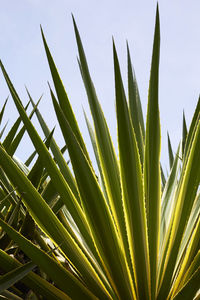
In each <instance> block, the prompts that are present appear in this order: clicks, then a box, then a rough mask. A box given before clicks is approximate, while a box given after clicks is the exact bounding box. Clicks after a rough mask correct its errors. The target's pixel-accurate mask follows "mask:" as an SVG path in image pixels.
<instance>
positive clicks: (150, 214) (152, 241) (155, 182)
mask: <svg viewBox="0 0 200 300" xmlns="http://www.w3.org/2000/svg"><path fill="white" fill-rule="evenodd" d="M159 56H160V21H159V11H158V6H157V12H156V25H155V33H154V44H153V54H152V62H151V74H150V82H149V96H148V107H147V120H146V136H145V161H144V190H145V201H146V209H147V226H148V239H149V257H150V270H151V296H152V300H153V299H155V294H156V281H157V267H158V250H159V236H160V232H159V231H160V213H161V175H160V143H161V137H160V116H159V105H158V81H159Z"/></svg>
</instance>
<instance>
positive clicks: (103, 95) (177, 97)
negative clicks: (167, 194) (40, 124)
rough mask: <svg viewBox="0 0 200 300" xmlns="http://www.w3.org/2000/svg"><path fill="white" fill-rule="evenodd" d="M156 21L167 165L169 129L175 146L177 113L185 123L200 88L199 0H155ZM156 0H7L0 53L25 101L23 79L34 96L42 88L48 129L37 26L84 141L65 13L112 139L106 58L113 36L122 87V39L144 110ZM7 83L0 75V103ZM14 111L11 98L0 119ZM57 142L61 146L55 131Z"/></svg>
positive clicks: (24, 151) (23, 150)
mask: <svg viewBox="0 0 200 300" xmlns="http://www.w3.org/2000/svg"><path fill="white" fill-rule="evenodd" d="M159 8H160V22H161V57H160V91H159V95H160V116H161V125H162V160H163V164H164V168H165V166H166V167H167V160H166V157H167V148H166V145H167V144H166V141H167V130H168V131H169V134H170V136H171V139H172V144H173V149H174V151H175V150H176V147H177V145H178V142H179V138H180V136H181V129H182V114H183V109H184V110H185V115H186V120H187V123H188V125H189V122H190V121H191V117H192V114H193V112H194V109H195V105H196V103H197V99H198V95H199V92H200V18H199V11H200V1H199V0H192V1H188V0H187V1H186V0H176V1H172V0H168V1H159ZM155 12H156V1H153V0H140V1H136V0H124V1H119V0H109V1H108V0H107V1H106V0H101V1H97V0H96V1H95V0H84V1H82V0H65V1H64V0H57V1H55V0H18V1H14V0H12V1H11V0H7V1H3V2H2V3H1V10H0V58H1V59H2V61H3V63H4V65H5V68H6V69H7V71H8V73H9V75H10V77H11V79H12V81H13V84H14V86H15V88H16V89H17V91H18V93H19V95H20V96H21V99H22V101H23V103H26V102H27V96H26V93H25V89H24V85H26V86H27V87H28V89H29V90H30V93H31V94H32V96H33V98H34V99H35V101H36V100H37V99H38V98H39V97H40V95H41V94H44V96H43V100H42V102H41V104H40V110H41V112H42V113H43V115H44V117H45V120H46V121H47V123H48V124H49V127H50V129H52V128H53V127H54V125H56V119H55V116H54V113H53V109H52V105H51V100H50V95H49V91H48V86H47V81H50V82H52V81H51V76H50V72H49V67H48V64H47V60H46V57H45V52H44V48H43V44H42V39H41V34H40V28H39V26H40V24H41V25H42V27H43V30H44V33H45V36H46V39H47V42H48V44H49V47H50V49H51V52H52V54H53V57H54V60H55V62H56V65H57V67H58V70H59V72H60V75H61V78H62V80H63V83H64V85H65V87H66V90H67V92H68V96H69V98H70V100H71V103H72V107H73V109H74V111H75V114H76V116H77V118H78V123H79V125H80V127H81V130H82V133H83V136H84V138H86V139H88V136H87V133H86V126H85V122H84V117H83V113H82V106H83V107H84V108H85V110H86V112H87V113H89V109H88V104H87V97H86V94H85V91H84V87H83V83H82V80H81V76H80V73H79V69H78V64H77V60H76V57H77V48H76V42H75V37H74V32H73V26H72V19H71V13H73V14H74V16H75V19H76V22H77V24H78V27H79V30H80V33H81V37H82V41H83V44H84V48H85V51H86V55H87V58H88V63H89V67H90V71H91V75H92V78H93V81H94V84H95V87H96V90H97V94H98V96H99V100H100V102H101V104H102V108H103V110H104V112H105V116H106V118H107V120H108V124H109V127H110V128H111V134H112V136H113V140H114V143H115V144H116V138H115V135H116V122H115V105H114V102H115V95H114V74H113V58H112V36H114V39H115V42H116V47H117V51H118V54H119V58H120V64H121V69H122V74H123V79H124V82H125V86H126V85H127V77H126V75H127V70H126V39H127V40H128V42H129V45H130V50H131V56H132V62H133V65H134V68H135V71H136V76H137V80H138V84H139V90H140V95H141V100H142V105H143V109H144V112H146V105H147V94H148V82H149V74H150V63H151V54H152V43H153V32H154V23H155ZM8 94H9V93H8V89H7V87H6V84H5V82H4V79H3V77H2V74H0V97H1V107H2V104H3V102H4V100H5V98H6V97H7V96H8ZM16 117H17V112H16V110H15V109H14V104H13V103H12V100H11V97H10V99H9V103H8V106H7V110H6V115H5V119H4V122H3V124H5V122H6V121H7V120H8V119H9V125H8V127H9V126H11V124H12V123H13V121H14V120H15V119H16ZM55 134H56V136H57V140H58V143H59V144H60V145H61V146H63V141H62V140H61V135H60V134H59V131H56V133H55ZM27 144H28V143H27V142H25V143H24V144H23V145H22V146H21V147H20V148H19V151H18V153H17V155H18V156H19V157H20V158H21V159H24V158H26V157H27V155H28V153H29V152H30V149H31V148H30V147H29V146H27Z"/></svg>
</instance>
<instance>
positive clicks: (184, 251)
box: [0, 8, 200, 300]
mask: <svg viewBox="0 0 200 300" xmlns="http://www.w3.org/2000/svg"><path fill="white" fill-rule="evenodd" d="M73 22H74V29H75V35H76V40H77V46H78V52H79V59H78V63H79V67H80V72H81V75H82V78H83V82H84V85H85V88H86V92H87V96H88V101H89V105H90V109H91V114H92V118H93V125H94V126H93V125H92V124H90V122H89V120H88V118H87V116H86V115H85V118H86V122H87V126H88V130H89V134H90V138H91V142H92V145H93V149H94V153H95V157H96V162H97V166H98V171H97V170H96V169H95V168H96V167H94V166H93V164H92V161H91V159H90V156H89V153H88V152H87V147H86V145H85V143H84V140H83V138H82V135H81V132H80V129H79V127H78V123H77V121H76V118H75V116H74V113H73V111H72V107H71V105H70V102H69V99H68V96H67V93H66V91H65V88H64V86H63V84H62V81H61V79H60V76H59V74H58V71H57V69H56V66H55V63H54V60H53V58H52V56H51V53H50V50H49V48H48V45H47V42H46V39H45V37H44V33H43V31H42V29H41V32H42V38H43V42H44V47H45V51H46V55H47V59H48V63H49V67H50V71H51V75H52V78H53V82H54V86H55V91H56V94H55V93H54V92H53V90H52V88H51V87H50V86H49V88H50V95H51V99H52V103H53V105H54V109H55V113H56V116H57V120H58V123H59V125H60V129H61V131H62V134H63V137H64V140H65V143H66V145H65V146H64V147H63V148H62V149H60V148H59V147H58V145H57V144H56V141H55V140H54V138H53V131H50V130H49V129H48V127H47V125H46V123H45V121H44V119H43V117H42V115H41V114H40V111H39V109H38V104H37V105H35V103H34V100H33V99H32V97H31V95H30V94H29V92H28V91H27V92H28V97H29V102H31V103H32V105H33V111H32V112H31V115H30V116H28V115H27V109H28V105H27V106H26V107H24V106H23V104H22V101H21V100H20V98H19V96H18V94H17V92H16V90H15V88H14V86H13V84H12V82H11V80H10V79H9V76H8V74H7V72H6V70H5V68H4V66H3V64H2V63H1V69H2V72H3V75H4V77H5V80H6V82H7V85H8V88H9V90H10V93H11V95H12V98H13V100H14V103H15V105H16V107H17V110H18V112H19V115H20V117H19V118H18V119H17V120H16V122H15V124H14V125H13V127H12V128H11V130H10V131H9V132H8V133H7V135H6V138H4V140H3V141H2V143H1V145H0V165H1V168H0V198H1V200H0V226H1V236H0V245H1V250H0V271H1V274H2V275H1V277H0V293H1V295H2V297H3V295H4V297H5V298H6V297H7V299H24V298H25V297H26V299H75V300H76V299H81V300H82V299H83V300H84V299H87V300H88V299H122V300H129V299H140V300H144V299H148V300H149V299H151V300H154V299H158V300H164V299H176V300H178V299H188V300H189V299H193V298H195V296H196V294H197V292H198V290H199V289H200V239H199V236H200V192H199V182H200V163H199V162H200V151H199V150H200V100H199V101H198V104H197V107H196V110H195V113H194V116H193V119H192V122H191V125H190V127H189V130H188V131H187V126H186V123H185V119H183V120H184V122H183V136H182V139H181V142H180V145H179V147H178V149H177V152H176V154H175V155H174V153H173V151H172V147H171V143H170V139H169V136H168V146H169V159H170V170H169V175H168V176H165V174H164V173H163V170H162V167H161V164H160V147H161V146H160V143H161V142H160V141H161V133H160V117H159V104H158V86H159V51H160V25H159V12H158V8H157V14H156V25H155V34H154V44H153V55H152V63H151V72H150V82H149V95H148V107H147V118H146V126H144V119H143V114H142V108H141V102H140V96H139V90H138V86H137V82H136V77H135V74H134V71H133V68H132V63H131V57H130V52H129V48H128V46H127V54H128V55H127V58H128V101H127V99H126V94H125V91H124V86H123V82H122V78H121V73H120V66H119V61H118V57H117V52H116V48H115V44H114V42H113V57H114V74H115V95H116V118H117V137H118V152H119V153H118V152H116V150H115V149H114V146H113V143H112V140H111V136H110V133H109V129H108V126H107V123H106V120H105V118H104V114H103V111H102V109H101V106H100V103H99V101H98V98H97V95H96V92H95V88H94V85H93V82H92V79H91V77H90V73H89V69H88V65H87V61H86V56H85V53H84V50H83V46H82V42H81V39H80V35H79V31H78V29H77V26H76V23H75V21H74V19H73ZM28 104H29V103H28ZM4 110H5V105H4V107H3V109H2V111H1V114H0V120H1V119H2V116H3V113H4ZM33 114H36V116H37V118H38V120H39V123H40V125H41V128H42V130H43V132H44V134H45V136H46V139H45V141H43V140H42V139H41V137H40V136H39V134H38V133H37V131H36V129H35V127H34V125H33V123H32V121H31V117H32V115H33ZM22 121H23V127H22V128H21V130H19V126H20V123H21V122H22ZM25 131H27V132H28V134H29V137H30V139H31V141H32V143H33V145H34V147H35V152H34V153H33V154H31V155H30V157H29V159H28V160H27V161H26V162H21V161H19V160H18V159H16V158H15V157H14V154H15V151H16V149H17V147H18V145H19V143H20V141H21V140H22V138H23V134H24V132H25ZM66 149H67V151H68V154H69V157H70V161H67V160H66V159H65V154H64V152H65V150H66ZM34 158H36V159H35V160H34ZM31 162H32V167H30V163H31ZM69 163H70V164H71V166H72V167H71V166H70V165H69ZM16 283H17V284H16ZM196 297H198V296H196Z"/></svg>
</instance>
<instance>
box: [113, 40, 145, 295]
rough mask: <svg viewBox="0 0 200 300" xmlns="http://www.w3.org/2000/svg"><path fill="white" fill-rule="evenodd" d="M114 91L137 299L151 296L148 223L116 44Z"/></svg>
mask: <svg viewBox="0 0 200 300" xmlns="http://www.w3.org/2000/svg"><path fill="white" fill-rule="evenodd" d="M113 52H114V67H115V91H116V109H117V129H118V145H119V159H120V174H121V180H122V192H123V204H124V213H125V217H126V228H127V234H128V241H129V247H130V253H131V259H132V264H133V268H134V273H135V281H136V284H137V293H138V297H139V299H149V298H150V277H149V276H150V273H149V271H150V270H149V258H148V242H147V223H146V212H145V203H144V194H143V181H142V166H141V161H140V156H139V150H138V144H137V140H136V134H135V132H134V129H133V126H132V123H131V119H130V114H129V111H128V106H127V102H126V97H125V92H124V87H123V83H122V78H121V73H120V68H119V62H118V58H117V53H116V49H115V45H114V44H113Z"/></svg>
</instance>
